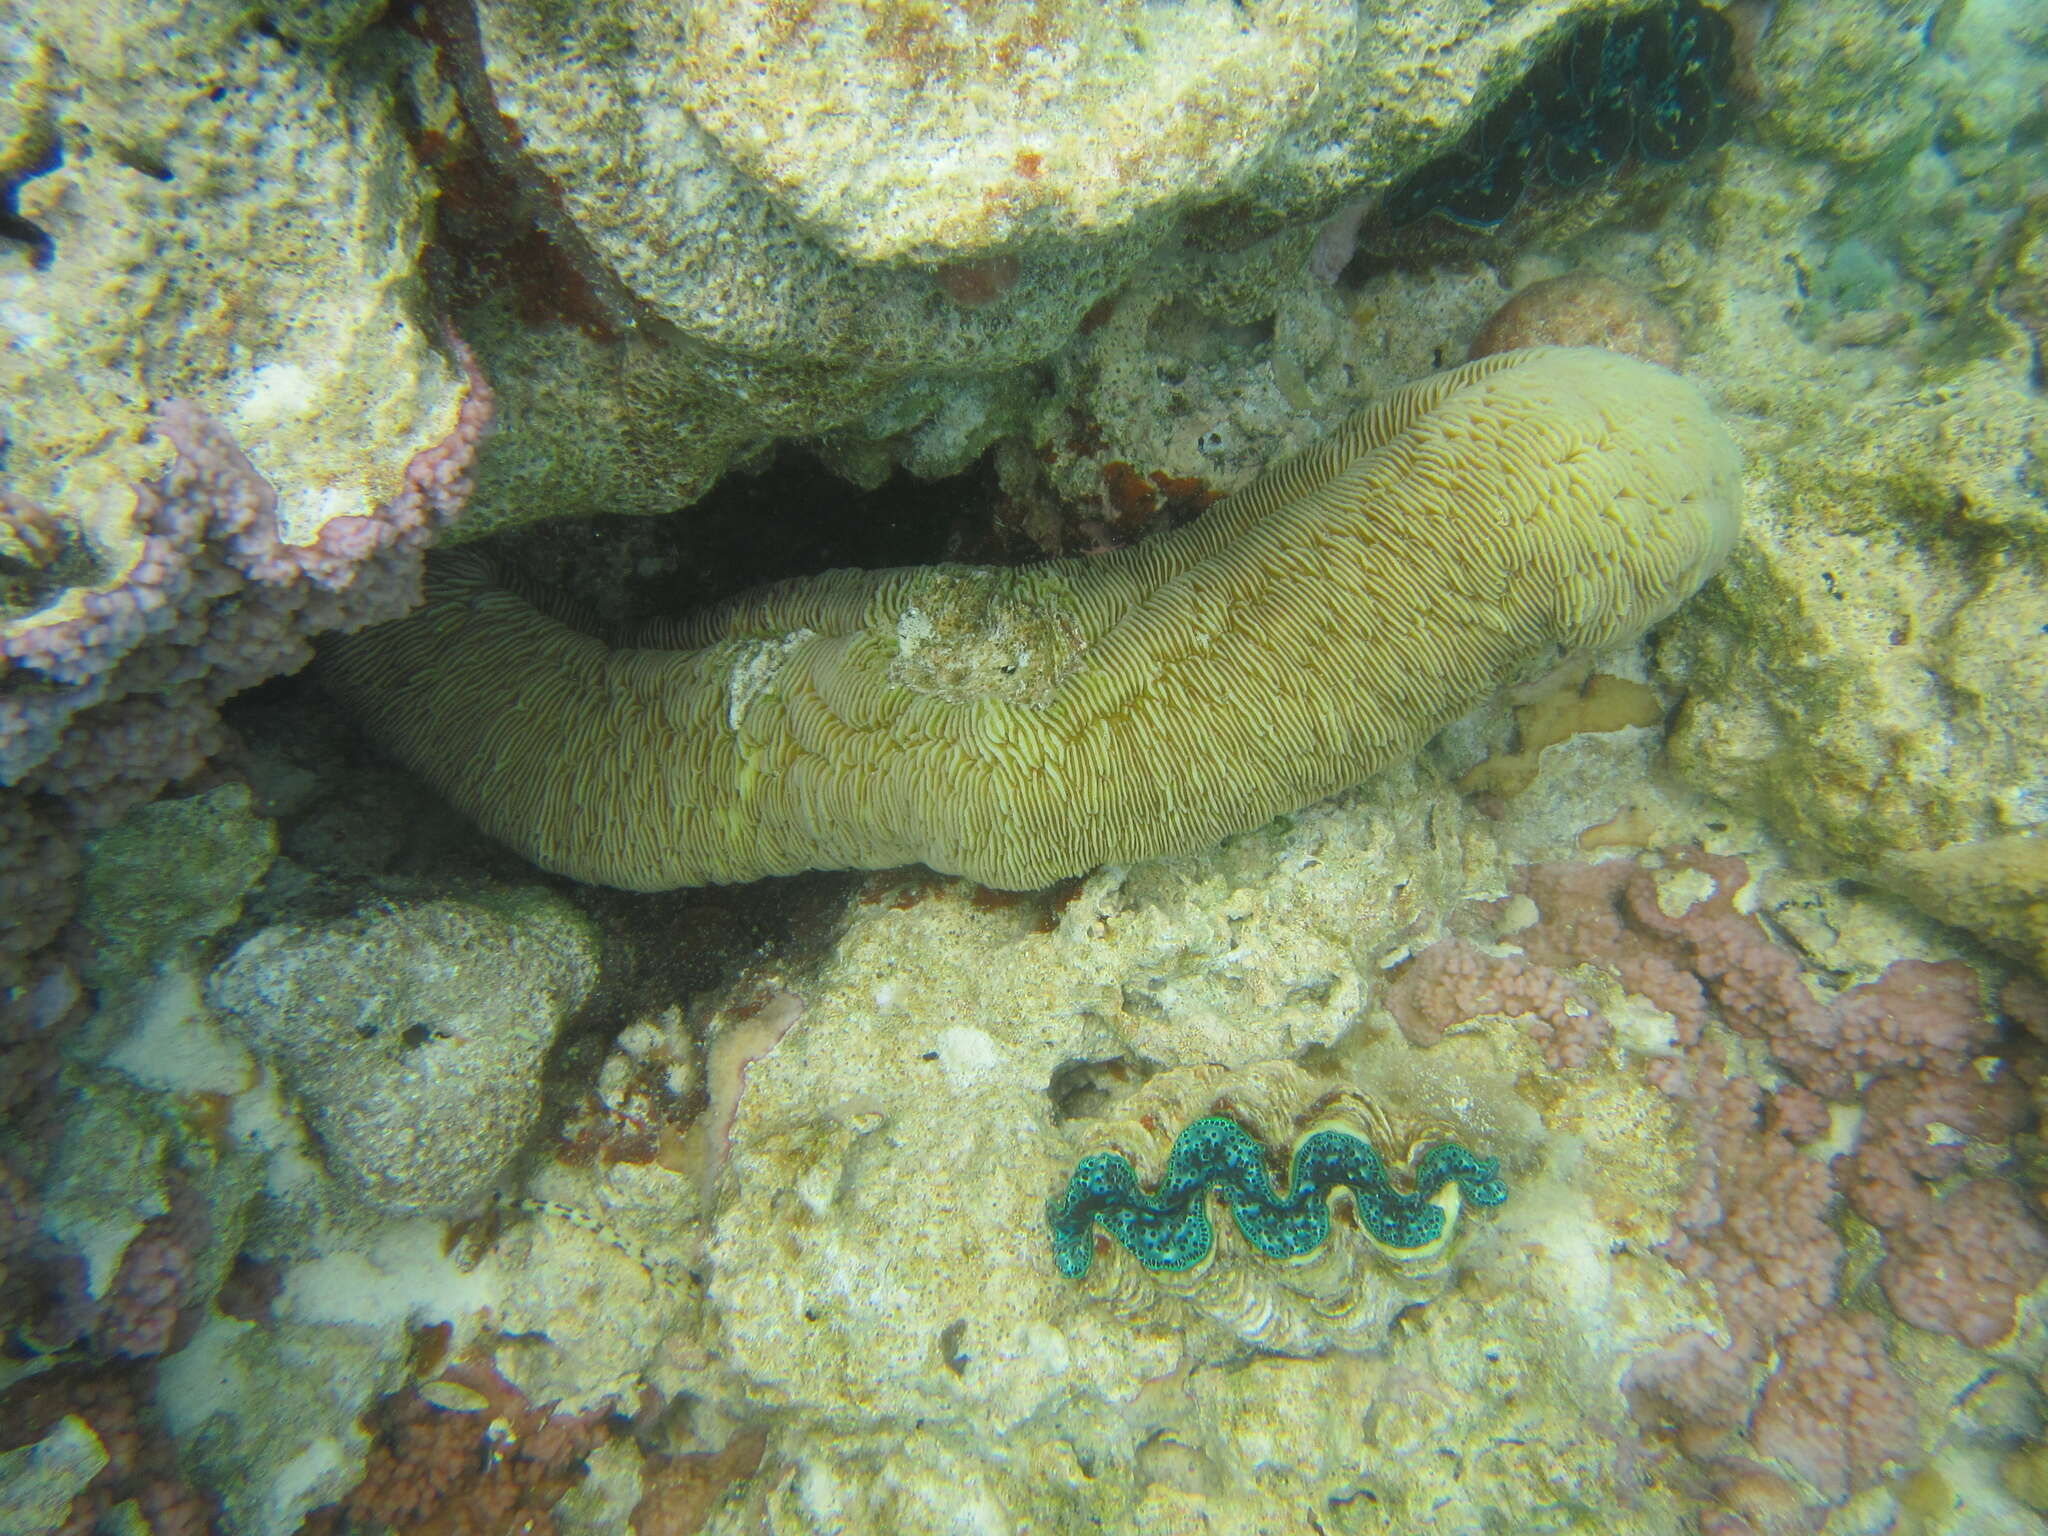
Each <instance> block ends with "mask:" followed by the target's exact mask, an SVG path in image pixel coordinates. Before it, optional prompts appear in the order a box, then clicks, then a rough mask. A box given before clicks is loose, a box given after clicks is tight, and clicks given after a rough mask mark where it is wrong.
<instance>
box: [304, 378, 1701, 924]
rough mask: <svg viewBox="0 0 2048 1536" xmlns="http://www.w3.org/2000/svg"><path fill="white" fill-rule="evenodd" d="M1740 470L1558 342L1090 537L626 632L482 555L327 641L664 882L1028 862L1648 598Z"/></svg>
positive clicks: (353, 677)
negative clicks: (1116, 549) (1044, 550)
mask: <svg viewBox="0 0 2048 1536" xmlns="http://www.w3.org/2000/svg"><path fill="white" fill-rule="evenodd" d="M1581 445H1597V447H1590V448H1589V447H1582V446H1581ZM1736 478H1737V465H1736V461H1735V459H1734V456H1733V454H1732V452H1731V451H1730V450H1729V448H1728V443H1727V439H1726V437H1725V435H1724V434H1723V433H1722V431H1721V429H1720V428H1719V427H1718V425H1716V424H1715V422H1714V421H1713V419H1712V418H1711V417H1710V416H1709V415H1707V414H1706V413H1705V412H1704V411H1703V409H1702V408H1701V406H1700V402H1699V400H1698V398H1697V396H1696V395H1694V393H1693V392H1692V391H1691V390H1690V389H1689V388H1688V387H1687V386H1686V385H1685V384H1684V383H1683V382H1682V381H1681V380H1679V379H1677V378H1676V377H1675V376H1673V375H1671V374H1668V373H1665V372H1663V371H1662V370H1659V369H1654V368H1651V367H1649V366H1647V365H1645V364H1641V363H1638V362H1635V361H1634V360H1630V359H1622V358H1619V357H1616V356H1614V355H1612V354H1608V353H1603V352H1598V351H1594V350H1591V349H1556V350H1546V349H1540V348H1539V349H1537V350H1534V351H1529V352H1518V353H1513V354H1507V355H1504V356H1502V357H1499V358H1488V359H1483V360H1481V361H1479V362H1477V363H1468V364H1466V365H1465V366H1464V367H1463V368H1461V369H1456V370H1453V371H1452V372H1450V373H1446V374H1442V375H1439V376H1437V377H1435V378H1433V379H1430V380H1427V381H1425V382H1423V383H1421V384H1417V385H1414V386H1411V387H1410V388H1409V389H1407V390H1404V391H1402V392H1400V393H1399V394H1397V395H1395V396H1393V397H1392V398H1391V399H1390V400H1388V401H1387V402H1385V403H1383V404H1382V405H1380V406H1377V407H1375V408H1373V409H1371V410H1369V411H1366V412H1364V413H1362V414H1361V415H1360V416H1358V417H1357V418H1355V419H1354V420H1353V421H1352V422H1351V423H1350V424H1349V425H1348V426H1347V427H1346V428H1344V429H1343V430H1342V431H1340V432H1338V433H1337V434H1336V435H1335V436H1334V437H1332V438H1331V439H1330V440H1329V441H1328V442H1327V443H1325V444H1324V445H1323V446H1322V447H1320V448H1318V449H1316V450H1313V451H1312V452H1310V453H1309V454H1307V455H1304V456H1302V457H1299V458H1296V459H1293V460H1290V461H1288V462H1286V463H1283V464H1280V465H1277V466H1275V467H1273V468H1272V469H1270V470H1269V471H1267V473H1266V474H1265V475H1264V476H1263V477H1262V478H1261V479H1259V480H1258V481H1257V482H1255V483H1254V484H1253V485H1252V486H1251V487H1249V488H1248V489H1246V490H1244V491H1241V492H1239V493H1238V494H1237V495H1236V496H1234V497H1232V498H1230V499H1228V500H1226V501H1223V502H1221V503H1219V504H1217V505H1216V506H1214V507H1212V508H1210V510H1209V511H1208V512H1207V513H1205V514H1204V515H1203V517H1202V518H1201V520H1200V521H1198V522H1197V523H1195V524H1193V525H1191V526H1189V527H1187V528H1185V529H1181V530H1177V531H1176V532H1174V533H1171V534H1167V535H1163V536H1161V537H1158V538H1154V539H1150V540H1147V541H1146V542H1145V543H1144V544H1143V545H1140V546H1138V547H1136V548H1134V549H1131V550H1128V551H1124V552H1121V553H1119V554H1117V555H1113V556H1109V557H1106V558H1104V559H1100V560H1089V559H1086V558H1082V559H1079V560H1068V561H1062V562H1054V563H1051V564H1047V565H1043V566H1039V567H1036V568H1033V569H1031V570H1028V571H1023V572H1007V571H992V570H975V569H963V568H951V567H943V566H942V567H937V568H935V569H932V570H928V571H926V570H911V571H898V572H885V573H879V574H873V573H860V572H842V573H837V574H835V575H829V576H825V577H820V578H816V579H813V580H811V581H807V582H802V583H792V584H789V585H787V586H785V587H782V588H777V589H771V590H769V591H768V592H766V593H763V594H759V595H754V596H748V597H742V598H739V599H735V600H734V601H733V602H732V603H730V604H729V605H727V606H725V607H723V608H721V609H719V610H716V611H714V612H712V613H710V614H708V615H705V616H702V617H700V618H699V619H697V620H695V621H692V623H690V624H689V625H687V626H684V627H683V629H682V632H681V634H680V635H679V636H678V637H677V638H679V639H681V640H682V641H684V642H685V643H686V644H691V645H693V646H694V647H695V648H694V649H686V650H672V651H661V650H653V649H645V650H640V649H618V650H612V649H608V648H607V647H606V646H604V645H603V644H601V643H600V642H599V641H597V640H595V639H593V638H590V637H588V636H585V635H583V634H580V633H578V632H577V631H575V630H572V629H570V628H569V627H567V626H566V625H564V624H561V623H559V622H558V621H556V620H554V619H551V618H549V617H547V616H546V615H544V614H542V613H541V612H539V611H538V610H536V609H534V608H532V607H531V606H530V605H528V604H526V603H524V602H523V601H521V600H520V599H518V598H516V597H514V596H513V595H511V594H510V593H506V592H502V591H492V590H491V588H490V587H489V585H488V583H487V581H486V580H485V579H484V575H483V573H480V572H478V571H477V570H475V569H474V568H466V569H465V571H464V573H463V574H461V575H452V576H449V577H445V578H443V579H442V580H441V581H440V582H439V583H438V584H437V585H436V587H435V588H434V591H433V594H432V597H431V600H430V602H429V605H428V606H427V608H426V609H425V610H423V611H422V612H421V613H420V614H419V615H417V616H416V617H414V618H412V619H408V620H405V621H402V622H400V623H398V624H394V625H386V626H383V627H380V628H378V629H375V630H371V631H368V632H365V633H364V634H361V635H358V636H354V637H351V638H349V639H346V640H343V641H341V642H339V643H338V644H337V645H335V646H334V648H333V649H332V651H331V652H330V654H329V657H328V660H327V665H326V675H327V677H328V678H329V680H330V682H331V683H332V684H333V686H335V687H336V688H337V689H338V690H339V691H340V692H341V693H342V695H343V696H344V697H345V698H346V699H347V700H348V702H349V703H350V705H351V707H352V708H354V709H355V710H356V711H357V712H358V713H360V714H361V715H362V717H363V718H364V720H365V721H366V723H367V724H368V725H369V726H370V728H371V729H372V730H373V731H374V732H375V733H376V734H377V735H378V736H379V737H380V738H381V739H382V740H383V741H385V742H386V743H387V744H388V745H389V746H390V747H391V748H392V749H393V750H394V751H395V752H396V753H398V754H399V755H400V756H401V757H402V758H404V759H406V760H407V761H408V762H410V763H411V764H413V765H414V766H415V767H416V768H418V769H419V771H421V772H422V773H423V774H424V775H425V776H426V777H428V778H429V779H430V780H431V781H432V782H434V783H435V784H436V785H437V786H438V787H439V788H440V789H442V791H443V792H444V793H446V794H447V795H448V796H449V797H450V798H451V799H453V800H454V801H455V802H456V804H457V805H458V806H459V807H460V808H461V809H462V810H463V811H464V812H465V813H466V814H468V815H469V816H471V817H472V818H474V819H475V820H476V821H477V822H478V823H479V824H480V825H481V826H483V827H484V829H485V830H487V831H489V832H490V833H492V834H493V835H495V836H498V837H500V838H503V839H504V840H506V841H508V842H510V843H511V844H512V845H513V846H514V847H516V848H518V849H519V850H520V851H521V852H523V853H525V854H526V855H527V856H528V857H530V858H532V859H534V860H535V861H536V862H538V863H540V864H542V865H543V866H544V867H547V868H550V869H554V870H558V871H561V872H564V873H569V874H573V875H576V876H578V877H580V878H584V879H590V880H600V881H604V882H607V883H610V884H615V885H623V886H627V887H631V888H637V889H660V888H663V887H667V886H673V885H678V884H687V883H693V882H701V881H705V880H743V879H752V878H756V877H758V876H760V875H763V874H770V873H787V872H793V871H797V870H803V869H811V868H844V867H854V868H883V867H887V866H890V865H893V864H901V863H906V862H910V861H913V860H915V861H921V862H923V863H926V864H929V865H930V866H932V867H933V868H935V869H939V870H942V871H947V872H960V873H966V874H970V875H972V876H974V877H975V878H977V879H980V880H983V881H985V882H987V883H989V884H993V885H997V886H1004V887H1008V888H1012V889H1028V888H1030V887H1033V886H1038V885H1043V884H1046V883H1047V882H1049V881H1051V880H1054V879H1058V878H1060V877H1063V876H1068V875H1073V874H1077V873H1080V872H1082V871H1084V870H1086V869H1088V868H1090V867H1091V866H1093V865H1095V864H1098V863H1102V862H1104V861H1107V860H1127V859H1134V858H1144V857H1149V856H1153V855H1156V854H1159V853H1162V852H1167V851H1172V850H1179V849H1187V848H1193V847H1199V846H1202V845H1204V844H1207V843H1209V842H1212V841H1214V840H1215V839H1216V838H1218V837H1220V836H1223V835H1225V834H1227V833H1231V832H1239V831H1243V830H1245V829H1247V828H1250V827H1253V826H1256V825H1257V824H1258V823H1259V822H1261V821H1262V820H1264V819H1265V818H1267V817H1269V816H1271V815H1273V814H1275V813H1277V812H1281V811H1286V810H1292V809H1294V808H1297V807H1299V806H1301V805H1303V804H1306V803H1307V802H1309V801H1311V800H1313V799H1315V798H1316V797H1318V796H1320V795H1323V794H1327V793H1329V792H1331V791H1332V790H1334V789H1336V788H1339V787H1341V786H1343V785H1345V784H1349V783H1352V782H1355V781H1356V780H1357V779H1358V777H1359V776H1360V775H1361V774H1363V773H1365V772H1368V771H1370V770H1372V769H1374V768H1377V767H1381V766H1384V765H1385V764H1386V763H1388V762H1389V761H1391V760H1393V759H1394V758H1396V757H1397V756H1398V755H1400V754H1401V753H1402V752H1404V751H1407V750H1412V749H1413V748H1414V747H1416V746H1419V745H1420V744H1421V742H1422V741H1423V740H1425V739H1426V738H1427V737H1428V736H1429V735H1430V734H1432V733H1433V732H1434V731H1436V730H1437V729H1439V728H1441V727H1442V726H1443V725H1444V724H1446V723H1448V722H1449V721H1450V720H1451V719H1453V718H1455V717H1456V716H1457V715H1458V714H1460V713H1462V712H1463V711H1464V710H1466V709H1469V708H1470V707H1471V706H1472V705H1474V704H1475V703H1477V702H1479V701H1480V700H1481V699H1483V698H1484V697H1486V696H1487V695H1488V694H1489V693H1491V692H1492V691H1493V690H1494V689H1496V688H1497V687H1499V686H1500V684H1501V683H1502V681H1503V680H1504V679H1511V678H1515V677H1518V676H1522V677H1526V676H1532V675H1534V674H1537V673H1540V672H1541V671H1543V670H1544V669H1546V668H1548V667H1549V666H1551V665H1552V664H1553V663H1554V662H1555V660H1556V658H1557V656H1558V655H1559V654H1560V653H1572V652H1578V651H1583V650H1593V649H1597V648H1599V647H1602V646H1606V645H1612V644H1615V643H1618V642H1620V641H1622V640H1624V639H1626V638H1627V637H1628V636H1630V635H1632V634H1634V633H1638V632H1640V630H1641V629H1642V628H1643V627H1644V626H1645V625H1646V624H1649V623H1652V622H1654V621H1655V620H1656V619H1658V618H1659V617H1662V616H1663V615H1665V614H1667V613H1669V612H1670V611H1671V609H1672V608H1674V607H1675V606H1677V605H1678V604H1679V603H1680V602H1682V601H1683V600H1684V599H1685V598H1686V597H1687V596H1688V595H1690V594H1691V593H1692V591H1694V590H1695V589H1696V588H1697V587H1698V585H1699V584H1700V583H1701V582H1702V581H1704V580H1705V579H1706V577H1707V576H1708V575H1709V574H1710V573H1711V572H1712V571H1713V570H1714V569H1715V567H1716V566H1717V565H1718V564H1719V563H1720V561H1721V560H1722V559H1723V558H1724V557H1725V555H1726V552H1727V550H1728V548H1729V546H1730V544H1731V543H1732V542H1733V540H1734V537H1735V531H1736V525H1737V522H1738V520H1739V517H1740V508H1739V504H1738V492H1737V487H1736ZM1532 570H1533V571H1538V572H1541V573H1542V574H1541V575H1540V576H1538V577H1536V578H1535V579H1530V572H1531V571H1532ZM1361 608H1366V609H1369V610H1370V611H1371V613H1372V615H1373V620H1372V623H1371V624H1370V625H1369V626H1366V625H1361V624H1360V623H1358V622H1357V620H1356V618H1355V617H1354V615H1355V614H1356V613H1357V612H1358V611H1359V610H1360V609H1361ZM1283 677H1284V679H1285V681H1284V682H1282V681H1281V680H1280V679H1281V678H1283ZM1197 742H1200V743H1201V744H1202V746H1201V750H1199V751H1197V750H1191V749H1192V748H1193V747H1194V746H1195V744H1196V743H1197ZM486 744H488V746H487V745H486ZM595 808H601V810H599V811H598V814H596V815H592V814H590V811H591V810H593V809H595Z"/></svg>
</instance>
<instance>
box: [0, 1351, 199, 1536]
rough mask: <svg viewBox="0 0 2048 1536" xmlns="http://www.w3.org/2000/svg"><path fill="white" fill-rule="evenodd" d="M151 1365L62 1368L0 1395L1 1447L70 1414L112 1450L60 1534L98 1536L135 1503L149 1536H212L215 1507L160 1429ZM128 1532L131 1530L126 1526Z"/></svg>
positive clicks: (29, 1439)
mask: <svg viewBox="0 0 2048 1536" xmlns="http://www.w3.org/2000/svg"><path fill="white" fill-rule="evenodd" d="M154 1394H155V1380H154V1375H153V1372H152V1370H151V1368H148V1367H144V1368H141V1369H139V1370H127V1369H119V1368H114V1369H109V1368H105V1367H84V1366H59V1367H57V1368H56V1369H55V1370H51V1371H46V1372H44V1373H43V1374H42V1375H40V1376H32V1377H30V1378H28V1379H27V1380H25V1381H20V1382H16V1383H15V1384H14V1385H13V1386H12V1387H10V1388H8V1389H7V1391H6V1392H4V1393H0V1450H12V1449H14V1448H15V1447H17V1446H22V1445H28V1444H32V1443H33V1442H35V1441H37V1440H39V1439H41V1438H42V1437H43V1436H44V1435H46V1434H48V1433H49V1431H50V1429H51V1428H52V1427H53V1426H54V1425H56V1423H57V1422H58V1421H59V1420H60V1419H62V1418H63V1417H64V1416H65V1415H66V1414H76V1415H77V1416H78V1417H79V1418H81V1419H83V1420H84V1421H85V1422H86V1424H87V1425H88V1426H89V1427H90V1428H91V1429H92V1432H93V1434H94V1435H96V1436H97V1437H98V1438H99V1441H100V1444H101V1445H102V1446H103V1447H104V1448H105V1450H106V1453H107V1465H106V1466H105V1467H104V1468H102V1469H101V1471H100V1473H99V1475H98V1476H97V1477H95V1478H94V1479H93V1480H92V1482H91V1483H89V1484H88V1485H87V1486H86V1488H85V1490H84V1491H83V1492H81V1493H80V1494H79V1495H78V1496H77V1497H76V1498H75V1499H73V1500H72V1501H71V1512H70V1517H69V1519H68V1520H66V1522H65V1523H64V1525H63V1526H62V1527H60V1528H59V1533H58V1536H93V1533H94V1532H96V1531H99V1530H102V1529H112V1528H114V1527H113V1525H112V1524H111V1522H110V1523H109V1525H107V1526H102V1525H101V1524H100V1521H101V1520H102V1518H103V1517H105V1516H106V1515H107V1514H108V1512H109V1511H111V1510H113V1509H114V1508H116V1507H117V1506H119V1505H120V1504H122V1503H125V1502H126V1501H128V1500H130V1499H133V1500H134V1501H135V1503H136V1506H137V1508H138V1509H139V1510H140V1511H141V1513H142V1518H143V1521H144V1523H145V1528H146V1529H147V1530H149V1531H150V1532H151V1536H213V1533H214V1532H215V1531H217V1530H218V1529H219V1527H218V1526H217V1524H216V1523H215V1520H214V1511H213V1505H212V1502H211V1501H210V1500H209V1499H207V1498H206V1497H205V1496H204V1495H202V1494H200V1493H198V1492H197V1491H196V1490H194V1489H193V1488H192V1487H191V1486H190V1485H189V1484H188V1483H187V1482H186V1481H185V1479H184V1475H183V1473H182V1472H181V1471H180V1470H179V1468H178V1455H177V1450H176V1448H175V1447H174V1446H173V1445H172V1443H171V1440H170V1437H169V1436H168V1435H166V1434H165V1433H164V1432H163V1431H162V1430H161V1429H160V1428H159V1427H158V1426H157V1424H156V1422H155V1417H154V1413H153V1410H152V1405H151V1400H152V1398H153V1396H154ZM121 1528H123V1529H126V1527H121Z"/></svg>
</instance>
